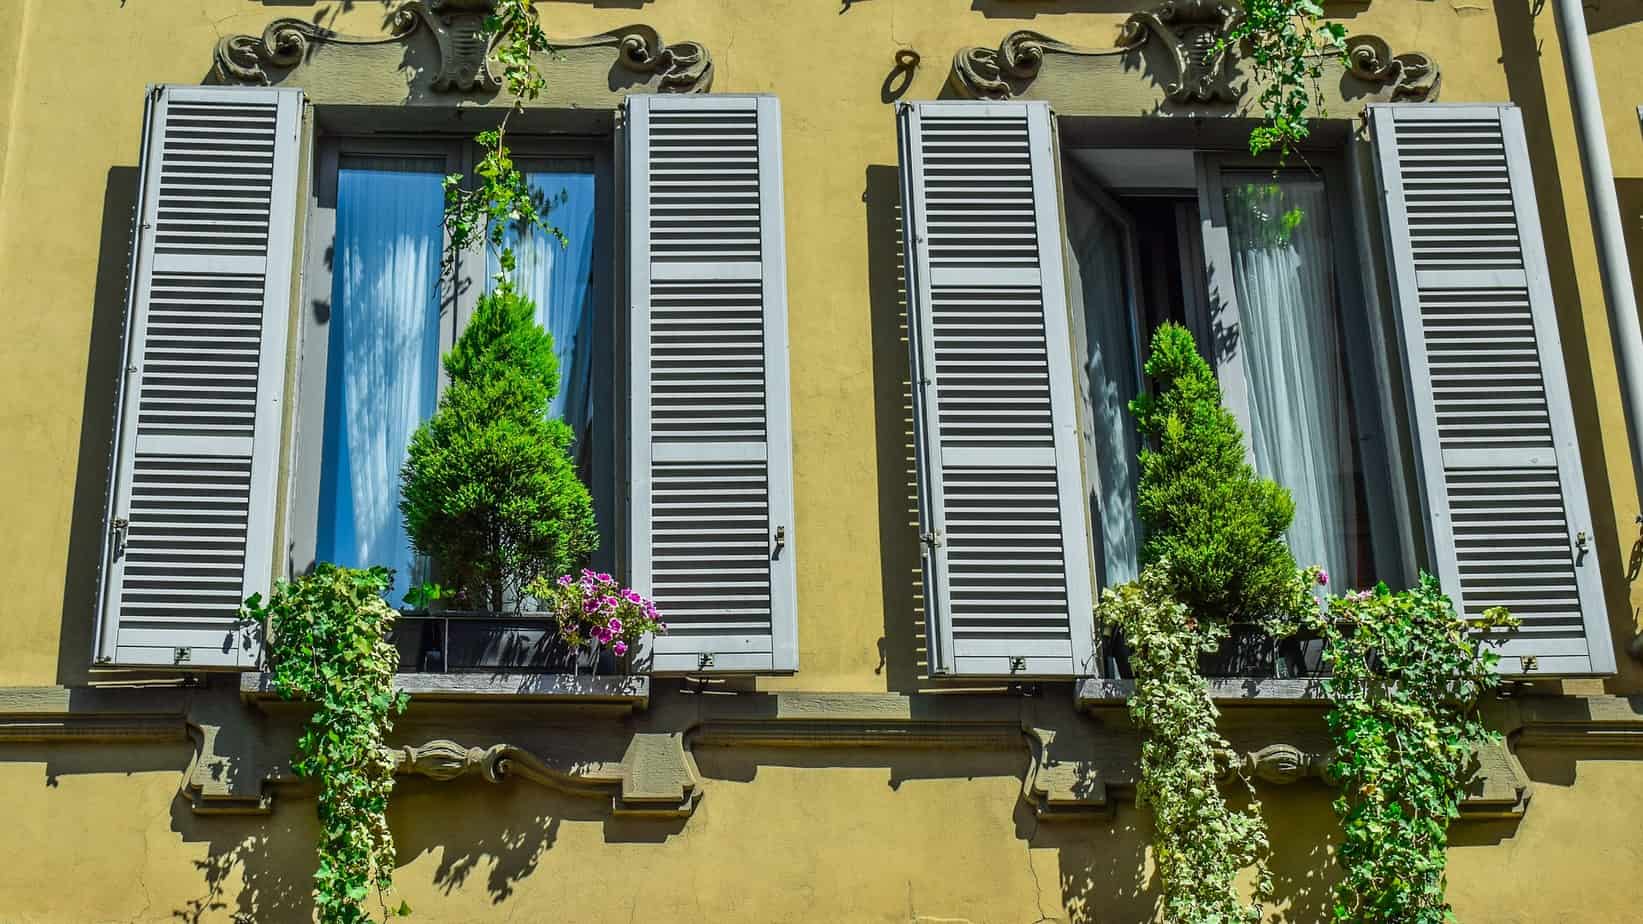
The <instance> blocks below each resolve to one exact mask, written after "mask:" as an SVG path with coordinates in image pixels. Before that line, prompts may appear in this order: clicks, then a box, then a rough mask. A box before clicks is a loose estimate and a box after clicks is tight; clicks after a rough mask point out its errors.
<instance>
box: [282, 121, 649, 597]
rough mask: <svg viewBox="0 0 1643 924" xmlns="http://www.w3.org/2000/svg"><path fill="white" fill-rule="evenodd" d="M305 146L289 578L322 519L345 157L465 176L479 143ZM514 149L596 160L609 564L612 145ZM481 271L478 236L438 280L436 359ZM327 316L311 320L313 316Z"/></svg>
mask: <svg viewBox="0 0 1643 924" xmlns="http://www.w3.org/2000/svg"><path fill="white" fill-rule="evenodd" d="M315 136H316V137H314V140H313V144H312V148H311V150H312V155H311V168H310V172H309V175H308V184H307V190H306V201H304V202H302V203H300V204H299V211H300V213H301V216H302V220H303V224H302V226H301V227H302V234H301V238H300V239H299V240H298V242H297V243H298V246H299V247H300V248H301V253H300V255H299V259H298V261H296V262H297V265H298V266H300V267H301V270H300V271H301V278H300V282H299V285H298V297H299V302H298V304H299V305H300V306H301V307H300V316H299V317H298V319H297V320H296V329H295V335H296V336H295V338H294V339H293V341H292V344H291V347H290V350H291V358H290V360H289V365H290V368H291V370H292V373H291V374H292V375H294V383H293V385H292V386H291V390H290V395H291V399H292V402H293V404H294V407H293V408H291V411H290V413H289V418H290V427H289V430H288V435H287V442H286V446H285V449H284V453H285V457H286V470H287V471H288V472H289V476H288V482H287V484H286V488H285V490H284V492H283V495H282V499H281V512H282V514H283V518H284V522H285V531H284V539H283V545H284V548H283V550H282V553H281V554H282V556H283V558H284V562H283V571H284V576H285V577H286V578H292V577H295V576H296V575H298V574H301V573H304V572H306V571H307V570H308V569H310V568H311V567H313V565H314V564H315V563H316V561H317V558H316V557H315V553H316V551H317V549H318V539H319V530H318V516H319V494H320V484H321V481H322V478H323V464H324V463H323V450H322V447H323V446H324V441H325V399H326V394H325V392H326V380H327V373H328V370H329V352H330V328H329V326H328V325H329V311H330V310H331V309H332V307H333V306H331V304H330V302H331V293H332V291H333V283H334V277H333V271H332V268H331V266H330V265H329V263H330V258H331V254H332V248H333V247H334V244H335V240H336V224H337V222H336V219H337V214H336V205H337V202H336V194H337V179H338V175H339V169H340V166H341V162H342V159H343V158H344V157H346V156H350V155H363V156H371V155H376V156H399V157H407V158H414V157H424V156H426V157H428V158H430V159H434V158H442V159H443V160H444V174H443V175H450V174H455V173H460V174H462V175H463V176H464V177H468V178H471V177H472V176H473V173H474V168H475V166H476V165H477V163H478V161H479V159H480V156H481V155H480V153H479V149H478V146H477V145H476V144H475V143H474V142H473V140H472V138H471V137H470V136H468V135H466V134H461V133H458V132H440V133H438V134H434V133H415V132H383V133H372V134H369V135H366V134H355V133H349V132H327V131H324V130H323V129H320V130H316V131H315ZM509 147H510V149H511V150H512V152H513V155H514V158H515V160H517V161H523V162H524V164H522V166H527V167H528V164H529V162H530V161H532V160H544V159H587V160H589V161H590V162H591V163H592V166H593V174H594V189H595V196H596V201H595V205H594V215H595V221H594V242H593V248H594V249H593V254H592V257H591V261H590V265H591V267H592V272H593V280H592V282H591V283H590V292H591V298H592V299H593V300H594V306H595V307H594V311H595V322H594V323H595V339H596V342H603V343H606V344H609V345H610V349H605V350H600V349H596V350H595V351H594V368H593V376H594V380H595V389H594V414H595V415H596V416H599V415H604V418H605V419H608V420H610V421H612V427H613V432H612V434H611V437H610V438H609V439H605V440H598V441H595V445H594V458H593V461H592V468H593V471H594V472H595V473H598V472H601V471H607V472H610V473H611V474H610V475H609V476H608V477H606V478H598V477H597V476H596V477H595V478H594V479H592V480H593V481H595V482H596V483H595V484H593V485H590V486H589V488H590V491H591V492H593V494H594V503H595V509H596V510H602V511H608V512H607V513H606V514H605V515H603V516H601V517H599V531H600V550H599V551H598V552H596V553H595V558H594V563H595V564H596V565H597V566H598V567H602V568H607V569H608V568H609V566H610V565H611V564H612V563H613V561H614V549H615V547H616V544H617V540H618V538H619V537H620V526H619V524H618V522H617V520H618V519H619V518H620V516H619V510H618V509H617V504H618V502H619V495H620V493H621V486H622V485H623V483H624V482H625V479H626V472H625V468H624V469H617V468H615V467H616V466H623V465H624V459H625V455H624V453H622V452H621V451H620V441H621V440H622V439H623V438H624V434H625V428H626V421H625V420H624V419H623V413H622V410H621V409H622V408H623V407H624V402H623V400H622V398H623V388H624V385H623V383H622V382H621V381H620V380H619V379H618V377H617V370H616V368H615V352H616V351H617V350H620V349H622V344H621V343H619V342H617V340H616V337H617V336H619V335H620V331H619V329H618V328H617V327H616V325H615V322H614V316H615V315H616V314H617V311H616V305H615V300H614V297H613V292H614V282H615V275H616V272H617V268H616V266H615V262H614V258H615V252H614V247H613V239H614V224H615V222H614V219H613V214H614V213H613V209H614V206H613V202H614V196H615V190H614V182H613V179H614V166H613V160H614V152H613V149H612V144H611V136H610V135H597V136H587V135H577V136H556V135H551V134H530V135H527V134H520V135H517V136H510V145H509ZM442 238H443V239H442V243H441V246H442V251H441V252H442V253H446V252H449V249H450V234H449V232H448V231H442ZM487 271H488V257H487V255H486V253H485V244H484V242H483V241H480V242H476V244H475V246H473V247H470V248H467V249H464V250H463V251H462V252H461V253H459V254H457V263H456V267H455V270H454V272H453V273H445V274H441V277H440V322H439V354H440V356H441V357H444V355H445V354H446V353H448V352H449V351H450V350H451V348H452V347H453V346H454V345H455V343H456V340H457V339H458V338H459V337H461V335H462V332H463V331H464V330H465V329H466V328H467V324H468V321H469V320H470V318H471V317H472V315H473V309H474V306H475V305H476V304H477V303H478V299H479V295H480V293H481V292H482V291H483V281H484V274H485V273H486V272H487ZM322 310H323V312H324V313H325V314H326V316H327V320H326V321H324V322H322V321H321V320H320V319H319V315H320V314H321V312H322ZM437 383H438V384H437V388H438V392H439V393H441V394H442V393H443V392H444V389H445V385H446V383H447V376H446V374H445V370H444V368H443V365H441V367H440V369H439V370H438V378H437Z"/></svg>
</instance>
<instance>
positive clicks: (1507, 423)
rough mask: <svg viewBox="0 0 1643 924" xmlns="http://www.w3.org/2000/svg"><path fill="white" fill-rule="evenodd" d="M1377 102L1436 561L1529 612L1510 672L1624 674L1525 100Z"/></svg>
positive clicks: (1505, 662)
mask: <svg viewBox="0 0 1643 924" xmlns="http://www.w3.org/2000/svg"><path fill="white" fill-rule="evenodd" d="M1370 114H1371V115H1370V117H1371V120H1372V121H1371V124H1372V128H1373V131H1374V136H1375V149H1376V166H1377V174H1378V177H1379V181H1380V185H1381V191H1382V195H1383V197H1384V199H1385V202H1386V227H1387V237H1388V247H1389V252H1390V254H1391V259H1392V270H1393V276H1394V277H1395V279H1394V286H1393V288H1394V290H1395V292H1396V300H1397V305H1398V311H1399V317H1400V321H1401V323H1400V325H1399V333H1400V337H1401V340H1402V343H1403V350H1404V357H1405V361H1406V362H1405V365H1406V371H1407V374H1408V376H1409V382H1410V384H1409V395H1410V401H1411V404H1412V411H1413V417H1414V425H1415V426H1414V430H1415V442H1416V447H1417V451H1418V454H1419V458H1418V462H1419V468H1420V474H1421V481H1422V485H1423V495H1424V498H1423V499H1424V503H1425V512H1426V518H1427V525H1428V536H1429V537H1430V538H1431V546H1432V559H1433V561H1432V562H1431V564H1432V565H1433V566H1434V567H1435V568H1436V573H1437V575H1438V578H1439V580H1440V581H1441V582H1442V584H1443V588H1444V590H1445V592H1447V593H1448V594H1449V596H1450V597H1451V598H1452V599H1453V600H1454V602H1455V604H1456V606H1457V607H1458V608H1460V610H1461V611H1462V612H1463V613H1465V614H1466V615H1467V616H1468V617H1476V616H1479V615H1481V614H1482V612H1483V611H1484V610H1485V609H1488V608H1490V607H1494V606H1504V607H1507V608H1508V609H1510V610H1511V611H1512V612H1513V613H1515V614H1516V615H1517V616H1519V617H1520V618H1521V619H1522V620H1523V627H1522V628H1521V629H1519V630H1517V631H1515V632H1513V633H1512V635H1511V637H1510V639H1509V641H1507V642H1506V643H1505V646H1504V648H1503V649H1502V654H1503V657H1502V661H1501V669H1502V670H1503V671H1505V672H1507V673H1521V672H1525V671H1528V670H1535V671H1537V672H1539V673H1543V674H1553V673H1555V674H1606V673H1612V672H1613V671H1614V669H1615V662H1614V650H1613V647H1612V645H1611V643H1610V638H1609V627H1608V617H1607V612H1606V610H1605V608H1604V604H1603V589H1602V584H1601V581H1600V579H1599V575H1598V564H1597V555H1596V552H1595V550H1593V549H1592V547H1591V541H1590V537H1591V532H1592V520H1591V514H1590V511H1589V508H1588V504H1587V500H1586V483H1585V478H1584V476H1583V474H1582V470H1581V467H1580V453H1579V449H1578V447H1577V445H1576V441H1575V431H1574V413H1573V409H1572V407H1571V405H1570V402H1569V387H1568V382H1567V380H1566V378H1565V376H1564V367H1563V352H1562V348H1561V347H1560V345H1559V343H1558V333H1557V316H1556V308H1555V306H1554V305H1553V303H1552V292H1551V287H1550V283H1549V280H1548V276H1547V269H1546V254H1545V249H1544V247H1543V245H1542V242H1541V232H1540V218H1539V213H1538V212H1537V211H1536V208H1535V193H1534V183H1533V178H1532V177H1531V175H1530V170H1529V154H1528V147H1527V145H1526V143H1525V141H1524V135H1523V120H1522V117H1521V116H1520V114H1519V112H1518V110H1517V108H1516V107H1513V106H1478V105H1465V106H1459V105H1457V106H1437V105H1430V104H1419V105H1381V106H1374V107H1371V109H1370ZM1529 659H1533V660H1529Z"/></svg>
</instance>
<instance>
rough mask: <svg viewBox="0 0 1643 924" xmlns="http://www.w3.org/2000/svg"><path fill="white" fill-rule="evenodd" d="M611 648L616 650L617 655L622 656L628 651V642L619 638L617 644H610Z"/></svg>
mask: <svg viewBox="0 0 1643 924" xmlns="http://www.w3.org/2000/svg"><path fill="white" fill-rule="evenodd" d="M610 650H611V651H614V652H616V656H617V657H618V658H620V657H621V656H622V655H625V654H627V653H628V643H627V642H624V641H621V640H617V642H616V644H614V645H612V646H610Z"/></svg>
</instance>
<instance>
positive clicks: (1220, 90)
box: [1119, 0, 1244, 103]
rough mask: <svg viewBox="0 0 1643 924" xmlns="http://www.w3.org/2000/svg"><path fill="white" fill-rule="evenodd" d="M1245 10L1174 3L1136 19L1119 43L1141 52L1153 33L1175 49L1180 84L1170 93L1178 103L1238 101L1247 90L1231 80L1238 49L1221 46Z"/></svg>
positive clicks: (1209, 0)
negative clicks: (1234, 53) (1229, 62)
mask: <svg viewBox="0 0 1643 924" xmlns="http://www.w3.org/2000/svg"><path fill="white" fill-rule="evenodd" d="M1243 15H1244V14H1243V10H1241V9H1239V8H1238V7H1237V6H1236V5H1234V4H1232V3H1227V2H1221V0H1168V2H1166V3H1164V4H1163V5H1161V6H1159V7H1157V8H1156V9H1153V10H1148V11H1143V12H1140V13H1136V14H1134V15H1132V16H1131V17H1130V18H1129V19H1128V20H1126V21H1125V22H1124V26H1123V28H1122V29H1121V30H1120V32H1119V44H1121V45H1123V46H1125V47H1127V48H1140V47H1141V46H1143V45H1145V44H1146V43H1147V37H1148V33H1149V32H1150V33H1151V35H1152V37H1153V38H1154V39H1155V40H1157V41H1158V42H1160V43H1161V44H1163V46H1164V47H1165V48H1167V49H1169V51H1170V53H1171V56H1172V57H1173V59H1174V61H1175V79H1174V80H1173V81H1171V82H1170V83H1168V84H1166V85H1165V88H1164V92H1165V93H1167V94H1168V95H1169V98H1170V99H1172V100H1176V101H1177V102H1185V101H1196V102H1203V103H1211V102H1215V101H1217V100H1220V101H1223V102H1233V101H1235V100H1236V99H1237V98H1238V96H1239V93H1240V92H1241V90H1240V89H1239V88H1234V87H1232V86H1230V85H1229V84H1228V82H1227V80H1226V71H1227V59H1228V58H1229V57H1230V53H1231V51H1232V49H1231V48H1230V47H1221V45H1222V42H1223V41H1224V40H1225V39H1226V37H1227V33H1229V32H1231V31H1232V27H1233V26H1235V25H1237V24H1238V20H1240V19H1242V18H1243Z"/></svg>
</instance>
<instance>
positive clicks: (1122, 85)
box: [949, 0, 1438, 115]
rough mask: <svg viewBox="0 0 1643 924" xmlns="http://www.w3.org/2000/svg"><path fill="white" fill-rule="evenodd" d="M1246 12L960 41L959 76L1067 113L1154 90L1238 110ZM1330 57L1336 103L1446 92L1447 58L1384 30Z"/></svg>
mask: <svg viewBox="0 0 1643 924" xmlns="http://www.w3.org/2000/svg"><path fill="white" fill-rule="evenodd" d="M1242 17H1243V11H1242V9H1241V8H1240V7H1239V6H1238V5H1237V4H1236V3H1233V2H1231V0H1166V2H1165V3H1162V4H1160V5H1159V6H1157V7H1154V8H1153V9H1151V10H1145V11H1142V12H1138V13H1135V14H1133V15H1131V16H1130V17H1129V18H1128V19H1127V20H1125V21H1124V24H1123V26H1121V27H1120V29H1119V31H1118V39H1117V42H1116V44H1115V45H1114V46H1113V47H1112V48H1086V47H1082V46H1078V45H1073V44H1069V43H1067V42H1063V41H1060V40H1058V39H1055V38H1052V37H1051V36H1048V35H1045V34H1043V33H1041V32H1032V31H1026V30H1022V31H1017V32H1011V33H1010V34H1009V35H1006V36H1005V37H1004V40H1003V41H1002V42H1000V43H999V45H998V47H997V48H983V47H973V48H965V49H962V50H960V51H959V52H958V54H957V55H955V56H954V59H953V71H952V75H951V77H950V78H949V82H950V83H951V85H952V87H953V89H954V91H956V92H957V93H958V94H959V95H960V96H964V97H968V98H971V99H1013V98H1016V97H1022V96H1032V97H1034V98H1038V99H1047V100H1049V101H1050V102H1051V103H1052V104H1054V105H1056V106H1057V109H1058V111H1061V112H1063V113H1065V114H1085V113H1089V114H1099V115H1134V114H1136V112H1137V111H1143V110H1144V109H1145V108H1146V105H1145V103H1146V101H1147V99H1151V100H1153V101H1154V105H1158V106H1164V105H1169V106H1171V107H1172V108H1185V109H1195V110H1201V109H1203V108H1204V107H1210V108H1212V109H1214V108H1218V109H1220V110H1222V111H1224V112H1226V113H1227V114H1231V113H1233V112H1235V111H1237V107H1238V106H1239V105H1240V104H1241V103H1243V102H1244V101H1245V99H1246V98H1247V97H1250V96H1252V91H1251V89H1250V86H1249V81H1248V80H1247V79H1243V78H1244V77H1245V76H1247V75H1245V74H1244V73H1243V72H1242V70H1241V68H1240V67H1239V65H1240V63H1241V62H1240V58H1241V54H1240V52H1241V49H1240V48H1239V47H1238V45H1237V44H1236V43H1233V44H1230V45H1228V44H1225V42H1226V39H1227V38H1228V36H1229V35H1230V34H1231V31H1232V29H1233V28H1234V27H1236V26H1237V24H1238V22H1239V21H1240V19H1241V18H1242ZM1052 61H1053V62H1055V80H1054V81H1053V86H1050V87H1040V88H1038V89H1036V90H1035V88H1034V87H1035V83H1037V82H1038V81H1040V80H1041V79H1044V80H1048V78H1045V76H1044V72H1045V70H1046V69H1047V68H1048V67H1050V65H1051V62H1052ZM1320 64H1322V65H1323V67H1324V77H1323V79H1322V82H1323V89H1324V90H1325V91H1326V92H1327V95H1328V96H1329V97H1332V98H1333V101H1335V103H1336V106H1335V107H1332V109H1333V108H1339V109H1341V110H1343V111H1346V110H1356V109H1357V108H1359V107H1360V106H1361V105H1362V104H1363V103H1365V102H1373V101H1389V100H1411V101H1419V100H1428V99H1434V98H1436V96H1437V88H1438V67H1437V64H1436V63H1435V62H1433V60H1432V59H1431V58H1430V57H1429V56H1427V55H1425V54H1421V53H1419V52H1410V53H1405V54H1399V55H1394V54H1392V51H1391V48H1390V47H1389V46H1388V45H1387V43H1386V41H1385V40H1383V39H1381V38H1379V37H1377V36H1373V35H1356V36H1352V37H1350V38H1349V39H1348V40H1347V54H1346V58H1345V61H1344V62H1342V61H1341V60H1340V59H1338V58H1327V59H1320ZM1138 65H1139V66H1140V68H1141V69H1143V70H1145V71H1147V72H1148V74H1149V76H1150V77H1151V78H1152V79H1153V80H1155V81H1156V83H1157V86H1159V88H1160V89H1161V90H1162V93H1161V94H1160V95H1158V96H1153V97H1148V96H1147V94H1146V93H1145V92H1143V91H1140V90H1139V89H1138V88H1136V87H1135V86H1134V84H1133V83H1132V81H1135V79H1136V77H1137V74H1136V73H1135V72H1136V70H1137V66H1138ZM1337 84H1338V86H1337ZM1137 106H1140V107H1141V109H1137ZM1109 110H1110V111H1109Z"/></svg>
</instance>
